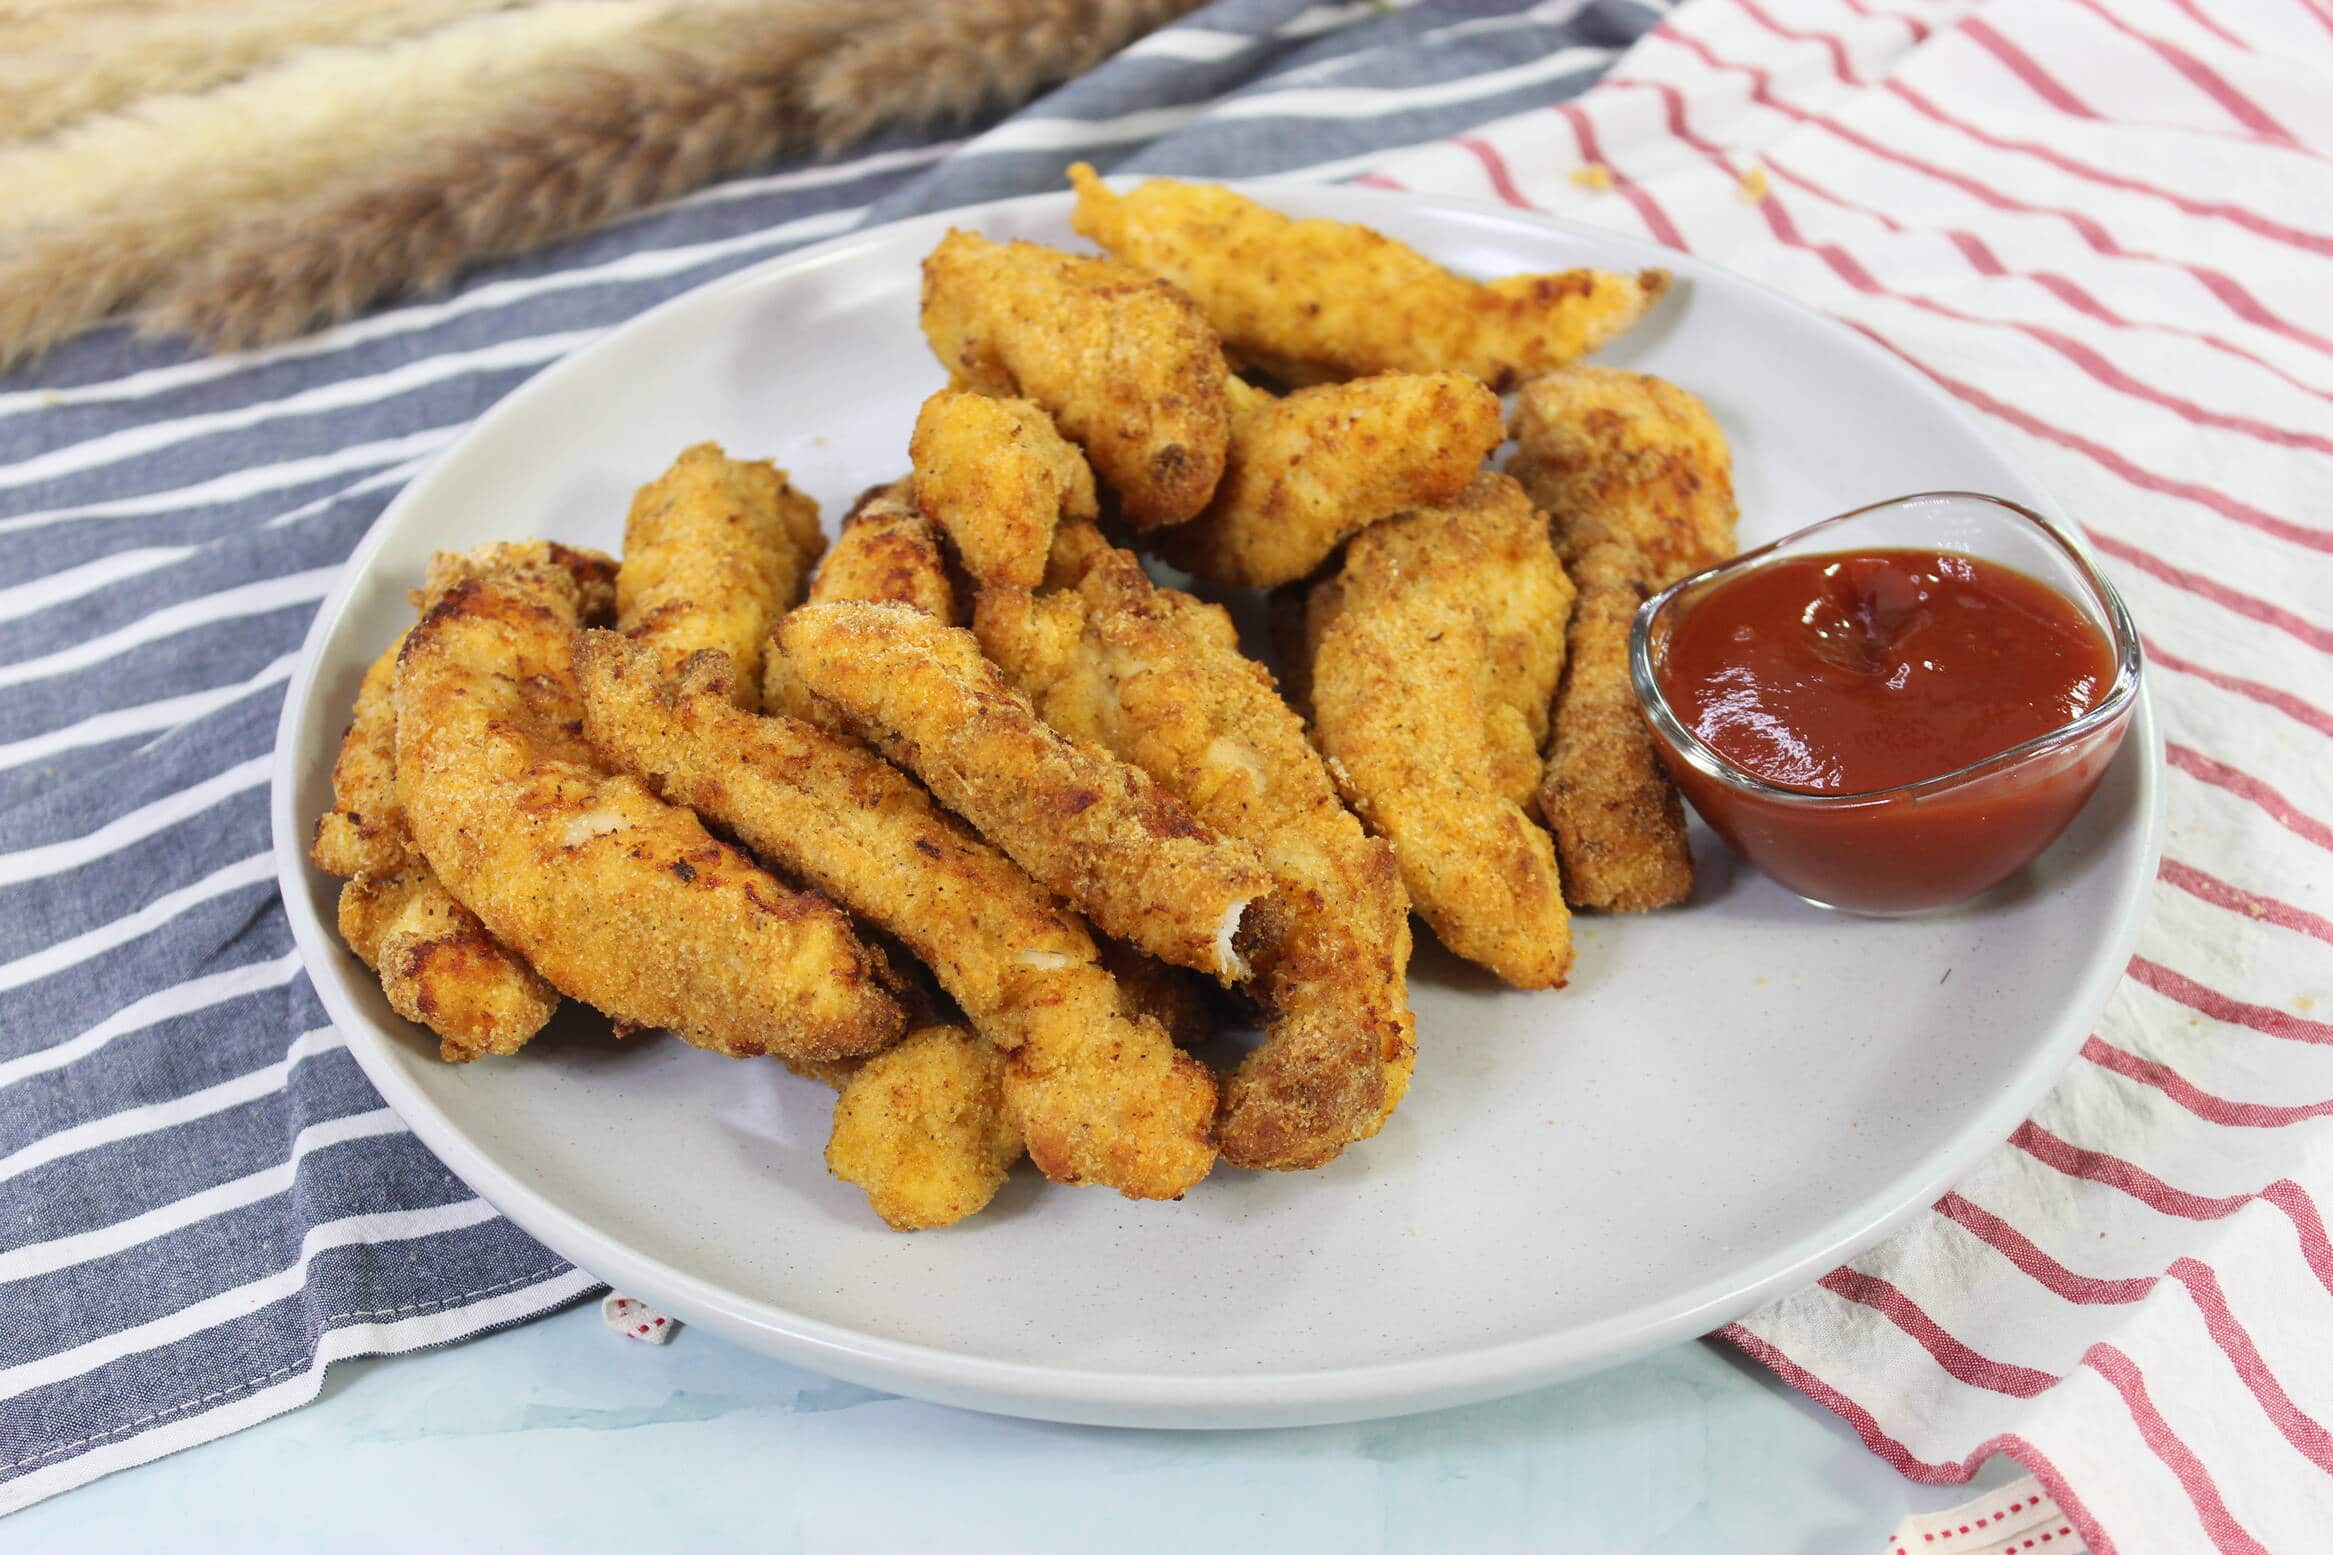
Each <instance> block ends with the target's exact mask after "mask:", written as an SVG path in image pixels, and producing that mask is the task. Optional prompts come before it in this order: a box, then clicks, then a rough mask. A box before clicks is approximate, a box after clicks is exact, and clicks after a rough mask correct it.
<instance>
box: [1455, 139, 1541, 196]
mask: <svg viewBox="0 0 2333 1555" xmlns="http://www.w3.org/2000/svg"><path fill="white" fill-rule="evenodd" d="M1450 139H1451V140H1452V141H1453V142H1454V143H1456V144H1458V145H1460V146H1463V147H1465V148H1466V149H1467V150H1468V151H1471V152H1473V153H1474V159H1475V160H1476V161H1477V162H1480V163H1481V164H1482V170H1483V171H1484V172H1485V173H1486V174H1488V175H1489V176H1490V181H1491V188H1492V190H1493V191H1495V192H1496V193H1497V195H1498V197H1499V198H1500V199H1502V200H1504V201H1506V202H1507V203H1508V204H1509V205H1519V206H1521V207H1523V209H1525V210H1527V211H1535V210H1537V209H1539V207H1538V206H1536V205H1533V204H1532V203H1531V202H1530V201H1529V200H1526V199H1524V198H1523V191H1522V190H1520V189H1518V188H1516V187H1515V180H1514V177H1513V176H1512V175H1511V174H1509V173H1508V171H1507V164H1506V161H1505V160H1504V159H1503V158H1502V157H1500V155H1499V153H1498V148H1497V147H1495V146H1493V145H1492V144H1491V143H1490V142H1489V141H1487V140H1481V139H1477V138H1476V137H1475V136H1472V135H1453V136H1451V137H1450Z"/></svg>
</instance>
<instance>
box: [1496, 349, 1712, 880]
mask: <svg viewBox="0 0 2333 1555" xmlns="http://www.w3.org/2000/svg"><path fill="white" fill-rule="evenodd" d="M1515 432H1516V436H1517V438H1518V440H1519V441H1520V443H1521V445H1522V446H1521V449H1520V451H1519V452H1518V453H1517V454H1516V456H1515V459H1514V460H1513V462H1512V463H1511V464H1510V465H1509V466H1508V469H1509V471H1510V473H1512V474H1514V475H1515V476H1516V477H1517V478H1518V479H1519V480H1521V481H1522V482H1523V483H1524V485H1525V487H1526V488H1527V489H1528V490H1529V491H1530V492H1531V494H1532V497H1533V499H1534V500H1535V501H1537V502H1538V503H1539V504H1540V505H1541V506H1542V507H1544V508H1546V509H1547V511H1548V514H1549V516H1550V518H1551V519H1552V520H1553V522H1554V526H1555V535H1556V544H1557V546H1558V548H1559V549H1560V550H1561V551H1562V552H1563V555H1564V557H1565V559H1566V560H1567V562H1569V563H1570V565H1571V566H1572V568H1573V570H1574V573H1575V581H1577V582H1578V583H1579V585H1580V589H1581V595H1580V603H1579V608H1578V611H1577V613H1576V614H1575V615H1574V617H1573V620H1572V627H1571V658H1572V664H1571V668H1570V672H1569V673H1568V675H1567V676H1566V678H1565V680H1564V685H1563V690H1562V693H1561V695H1560V696H1559V697H1558V698H1557V702H1556V713H1555V738H1554V740H1553V742H1552V744H1551V746H1550V749H1549V752H1548V760H1547V768H1546V778H1545V782H1544V783H1543V785H1542V787H1541V789H1540V792H1539V813H1540V814H1541V815H1542V816H1543V817H1545V818H1546V821H1547V824H1548V825H1549V826H1550V827H1552V828H1553V829H1554V831H1555V838H1556V846H1557V848H1558V850H1559V851H1560V852H1561V854H1562V857H1563V866H1564V890H1565V893H1566V895H1567V896H1569V898H1570V899H1571V901H1572V903H1573V904H1574V905H1575V906H1580V907H1589V908H1595V909H1597V910H1600V911H1604V912H1645V911H1649V910H1650V909H1653V908H1656V907H1667V906H1673V905H1675V904H1676V903H1678V902H1682V901H1684V900H1685V898H1686V897H1687V896H1689V895H1690V894H1691V893H1692V889H1693V859H1692V855H1691V853H1690V852H1689V851H1688V849H1687V845H1686V838H1685V812H1684V807H1683V805H1682V804H1681V803H1680V802H1679V800H1678V798H1677V794H1676V790H1675V788H1674V787H1673V786H1672V785H1671V784H1670V782H1669V779H1668V774H1667V773H1666V772H1664V771H1663V770H1662V769H1661V765H1660V759H1659V757H1658V756H1657V755H1656V754H1655V753H1654V751H1653V745H1652V735H1651V733H1650V732H1649V731H1648V730H1647V729H1646V728H1645V726H1644V720H1643V718H1642V716H1641V714H1640V713H1639V711H1638V708H1637V704H1636V693H1635V692H1634V690H1633V689H1632V688H1631V687H1630V685H1629V677H1628V631H1629V622H1630V620H1631V619H1632V618H1633V617H1634V615H1635V613H1636V609H1637V606H1638V605H1640V604H1641V603H1643V601H1644V598H1645V596H1646V595H1647V594H1648V593H1650V592H1651V591H1653V590H1656V589H1660V588H1664V587H1666V586H1667V585H1668V584H1670V583H1673V582H1675V581H1676V580H1677V579H1679V578H1681V577H1684V576H1686V575H1687V574H1689V573H1694V572H1698V571H1700V570H1701V569H1702V568H1704V567H1708V566H1712V565H1714V564H1716V563H1717V562H1720V561H1723V560H1724V559H1725V558H1726V557H1728V556H1731V555H1732V554H1733V553H1734V550H1735V540H1734V519H1735V507H1734V493H1733V461H1732V456H1731V454H1730V453H1729V452H1728V450H1727V448H1726V442H1725V436H1724V434H1723V433H1722V432H1721V431H1720V430H1719V428H1718V426H1717V423H1716V421H1715V420H1714V419H1713V418H1712V417H1711V416H1710V414H1709V411H1708V409H1707V408H1706V407H1705V406H1703V405H1702V403H1701V402H1700V401H1699V400H1697V399H1695V398H1694V397H1693V396H1692V395H1690V394H1688V393H1686V392H1685V391H1684V390H1683V389H1680V388H1678V387H1677V386H1676V385H1675V384H1672V383H1667V382H1664V381H1662V380H1661V379H1659V378H1654V377H1650V376H1648V375H1646V374H1643V373H1631V372H1621V371H1618V370H1616V369H1613V368H1608V367H1572V368H1567V369H1565V370H1564V371H1563V372H1560V373H1554V374H1551V375H1549V376H1548V377H1545V378H1541V379H1539V380H1537V381H1535V382H1533V383H1531V384H1529V385H1527V386H1526V387H1525V388H1524V390H1523V393H1522V396H1521V398H1520V400H1519V402H1518V405H1517V410H1516V415H1515Z"/></svg>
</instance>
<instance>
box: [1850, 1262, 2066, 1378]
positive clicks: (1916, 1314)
mask: <svg viewBox="0 0 2333 1555" xmlns="http://www.w3.org/2000/svg"><path fill="white" fill-rule="evenodd" d="M1815 1283H1816V1284H1818V1285H1820V1286H1822V1287H1823V1289H1825V1290H1827V1291H1829V1292H1830V1293H1831V1294H1832V1295H1834V1296H1843V1297H1845V1298H1846V1299H1847V1300H1849V1301H1852V1302H1854V1303H1855V1304H1856V1305H1857V1306H1861V1307H1869V1308H1871V1310H1872V1311H1874V1312H1877V1313H1878V1314H1879V1315H1880V1316H1881V1317H1884V1318H1886V1319H1887V1320H1888V1321H1889V1322H1891V1323H1893V1324H1894V1325H1895V1326H1896V1327H1897V1328H1899V1329H1902V1330H1903V1331H1904V1333H1906V1334H1908V1335H1909V1336H1910V1337H1911V1338H1912V1340H1913V1341H1914V1342H1915V1343H1917V1344H1918V1345H1919V1346H1920V1348H1921V1349H1923V1350H1926V1351H1927V1352H1928V1354H1929V1355H1930V1356H1931V1357H1933V1358H1934V1360H1935V1362H1936V1364H1937V1365H1939V1366H1941V1367H1943V1368H1944V1369H1945V1371H1946V1372H1948V1373H1950V1374H1951V1375H1952V1377H1953V1378H1954V1380H1956V1381H1959V1382H1965V1383H1967V1384H1968V1385H1969V1386H1970V1387H1972V1388H1983V1389H1984V1390H1985V1391H1986V1392H1988V1393H2005V1394H2007V1395H2008V1396H2009V1397H2011V1398H2037V1397H2039V1396H2040V1395H2041V1394H2043V1393H2046V1392H2048V1391H2049V1390H2050V1389H2051V1388H2053V1387H2055V1386H2056V1385H2057V1382H2058V1379H2057V1377H2056V1375H2055V1374H2054V1373H2051V1372H2046V1371H2036V1370H2034V1369H2033V1368H2032V1367H2030V1366H2018V1365H2013V1364H2012V1363H2010V1362H2008V1361H1996V1360H1994V1359H1992V1358H1991V1357H1990V1356H1985V1355H1980V1354H1978V1353H1977V1352H1976V1351H1975V1350H1972V1349H1970V1348H1969V1347H1968V1346H1967V1345H1965V1344H1963V1343H1961V1341H1959V1340H1958V1339H1955V1338H1954V1337H1953V1336H1952V1335H1951V1334H1949V1333H1947V1332H1946V1331H1945V1329H1944V1325H1943V1324H1941V1323H1939V1322H1937V1321H1936V1320H1935V1319H1934V1318H1932V1317H1930V1316H1929V1315H1928V1314H1927V1313H1926V1312H1924V1311H1922V1310H1921V1309H1920V1305H1919V1303H1918V1302H1916V1301H1914V1300H1912V1298H1911V1297H1909V1296H1907V1295H1905V1294H1904V1293H1903V1292H1902V1291H1901V1290H1899V1289H1897V1288H1896V1287H1895V1286H1894V1285H1892V1284H1890V1283H1888V1282H1887V1281H1886V1280H1883V1279H1881V1278H1880V1277H1879V1276H1877V1275H1875V1274H1865V1273H1864V1272H1863V1271H1862V1270H1860V1269H1833V1270H1832V1271H1831V1272H1830V1273H1828V1274H1826V1275H1824V1276H1823V1277H1822V1278H1821V1279H1820V1280H1817V1281H1816V1282H1815Z"/></svg>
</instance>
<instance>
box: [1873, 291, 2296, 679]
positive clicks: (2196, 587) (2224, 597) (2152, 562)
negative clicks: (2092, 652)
mask: <svg viewBox="0 0 2333 1555" xmlns="http://www.w3.org/2000/svg"><path fill="white" fill-rule="evenodd" d="M1857 327H1859V328H1860V327H1861V326H1857ZM1865 333H1867V334H1868V333H1869V331H1865ZM1872 338H1873V339H1874V340H1878V339H1879V337H1878V336H1877V335H1873V336H1872ZM1880 344H1882V345H1886V344H1887V342H1886V341H1884V340H1882V341H1880ZM2082 533H2083V535H2084V536H2085V537H2087V538H2088V540H2089V541H2090V543H2091V544H2092V545H2094V546H2096V547H2098V549H2099V550H2101V551H2104V552H2105V553H2106V554H2107V555H2109V556H2111V557H2113V558H2114V559H2115V560H2116V561H2119V562H2127V563H2128V564H2130V565H2131V566H2133V567H2136V568H2138V569H2139V570H2140V571H2141V572H2143V573H2145V574H2147V575H2148V576H2149V577H2151V578H2156V579H2159V580H2160V581H2162V582H2164V583H2168V584H2170V585H2171V586H2172V587H2173V588H2176V589H2182V590H2184V591H2186V592H2187V593H2190V594H2193V595H2195V596H2196V597H2197V598H2198V599H2208V600H2210V601H2211V602H2212V603H2213V604H2215V605H2218V606H2220V607H2221V608H2222V609H2225V610H2232V611H2234V612H2235V613H2236V614H2237V615H2240V616H2243V617H2245V618H2246V619H2248V620H2253V621H2257V622H2259V623H2260V624H2261V625H2263V626H2273V627H2275V628H2276V629H2277V630H2278V631H2280V632H2285V633H2288V634H2290V635H2291V636H2293V637H2296V638H2298V639H2299V640H2300V641H2302V642H2304V643H2307V644H2308V645H2309V646H2310V647H2312V648H2316V649H2319V650H2322V651H2324V652H2327V653H2333V631H2329V630H2327V629H2326V628H2324V627H2322V626H2319V625H2318V624H2317V623H2316V622H2314V621H2311V620H2309V619H2308V618H2307V617H2305V616H2298V615H2295V614H2294V613H2293V612H2291V611H2290V610H2287V609H2285V608H2284V607H2283V606H2282V605H2272V604H2270V603H2269V602H2268V601H2267V600H2265V599H2260V598H2258V597H2256V596H2254V595H2251V594H2246V593H2243V592H2241V591H2239V590H2237V589H2232V588H2229V587H2228V586H2227V585H2226V584H2224V583H2221V582H2218V581H2216V580H2214V579H2211V578H2207V577H2205V576H2204V575H2203V574H2202V573H2200V572H2190V571H2188V570H2187V569H2186V568H2184V567H2175V566H2173V565H2172V564H2171V563H2169V562H2167V561H2165V560H2163V558H2162V557H2160V556H2157V555H2155V554H2154V553H2153V552H2152V551H2142V550H2140V549H2139V548H2138V547H2137V546H2135V545H2132V544H2131V543H2130V542H2129V541H2127V540H2120V539H2117V538H2116V537H2114V536H2113V535H2110V534H2107V533H2106V532H2104V531H2103V530H2099V529H2093V528H2091V527H2089V526H2088V525H2084V526H2083V528H2082Z"/></svg>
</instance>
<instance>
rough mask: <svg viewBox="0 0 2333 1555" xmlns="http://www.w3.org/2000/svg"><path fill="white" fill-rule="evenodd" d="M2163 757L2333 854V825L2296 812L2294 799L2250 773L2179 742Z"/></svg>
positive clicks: (2165, 752) (2301, 812)
mask: <svg viewBox="0 0 2333 1555" xmlns="http://www.w3.org/2000/svg"><path fill="white" fill-rule="evenodd" d="M2163 758H2164V759H2165V760H2166V761H2168V762H2170V763H2171V765H2173V766H2174V767H2177V768H2178V769H2179V770H2180V771H2182V772H2184V773H2186V774H2187V775H2188V776H2189V777H2191V778H2195V779H2197V780H2199V781H2201V782H2205V783H2209V784H2211V785H2212V787H2214V788H2221V789H2225V790H2227V791H2228V792H2229V793H2231V794H2234V795H2236V796H2237V797H2238V798H2240V799H2249V800H2251V801H2252V803H2254V804H2256V805H2258V806H2259V807H2260V808H2261V809H2263V810H2265V811H2267V812H2268V814H2269V815H2271V816H2273V817H2274V818H2275V819H2276V821H2277V823H2278V824H2279V825H2281V826H2283V827H2284V828H2285V829H2286V830H2287V831H2289V832H2291V833H2292V834H2293V835H2294V836H2296V837H2305V838H2307V839H2308V840H2309V841H2311V842H2313V843H2315V844H2316V845H2317V846H2318V847H2320V848H2324V849H2326V850H2327V851H2329V852H2333V826H2327V825H2326V824H2325V823H2324V822H2323V821H2320V820H2318V819H2317V818H2316V817H2315V816H2313V815H2309V814H2307V813H2305V812H2304V811H2301V810H2299V809H2296V808H2295V807H2294V805H2293V803H2292V801H2291V800H2289V799H2287V798H2285V797H2284V795H2282V794H2280V793H2278V792H2277V791H2276V790H2275V789H2273V788H2270V787H2269V786H2268V785H2267V784H2266V783H2263V782H2261V781H2260V779H2258V778H2256V777H2254V776H2252V774H2250V773H2249V772H2242V771H2239V770H2237V769H2236V768H2234V767H2231V766H2229V765H2228V764H2227V763H2226V762H2224V761H2219V760H2215V759H2214V758H2212V757H2210V756H2206V755H2205V754H2204V753H2203V752H2201V751H2199V750H2196V749H2194V748H2193V747H2192V746H2187V745H2180V744H2177V743H2170V744H2166V745H2165V746H2164V747H2163Z"/></svg>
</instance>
